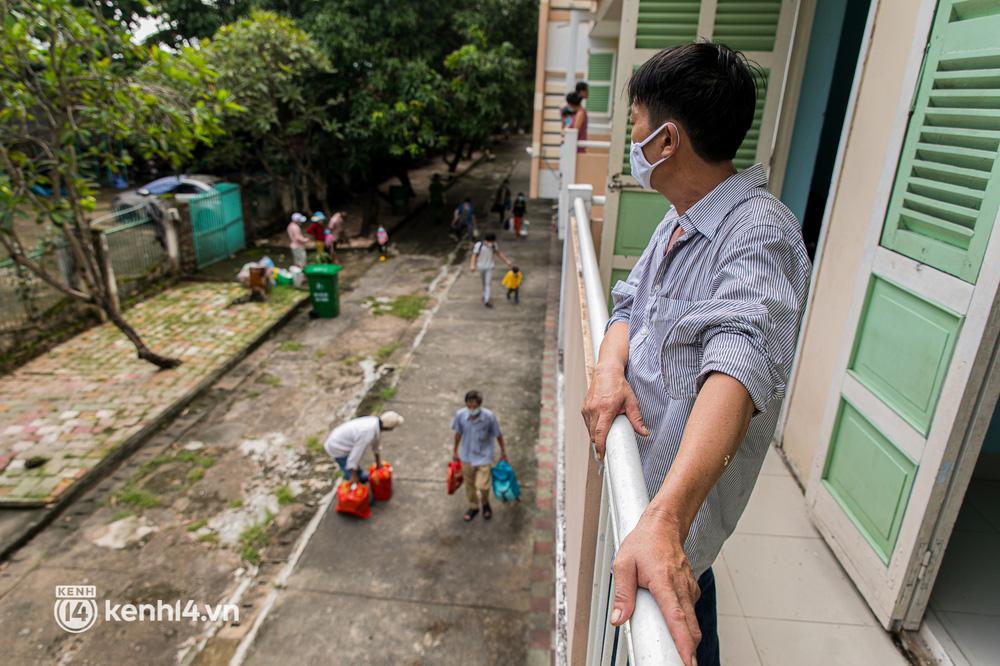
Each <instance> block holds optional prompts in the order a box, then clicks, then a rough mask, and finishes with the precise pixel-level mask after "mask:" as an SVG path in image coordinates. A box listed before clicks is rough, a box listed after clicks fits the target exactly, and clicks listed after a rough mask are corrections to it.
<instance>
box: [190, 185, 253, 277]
mask: <svg viewBox="0 0 1000 666" xmlns="http://www.w3.org/2000/svg"><path fill="white" fill-rule="evenodd" d="M189 205H190V208H191V230H192V232H193V235H194V251H195V257H196V259H197V263H198V268H204V267H205V266H208V265H209V264H213V263H215V262H217V261H220V260H222V259H225V258H227V257H230V256H232V255H233V254H235V253H236V252H238V251H240V250H242V249H243V248H244V247H246V237H245V235H244V232H243V206H242V204H241V203H240V188H239V185H236V184H234V183H221V184H219V185H216V186H215V191H214V192H207V193H205V194H199V195H198V196H196V197H194V198H193V199H191V202H190V204H189Z"/></svg>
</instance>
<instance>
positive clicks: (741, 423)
mask: <svg viewBox="0 0 1000 666" xmlns="http://www.w3.org/2000/svg"><path fill="white" fill-rule="evenodd" d="M628 93H629V101H630V104H631V114H632V122H633V128H632V146H631V153H630V163H631V169H632V176H633V177H634V178H635V179H636V181H637V182H638V183H639V184H640V185H641V186H642V187H643V188H645V189H650V190H655V191H656V192H658V193H660V194H661V195H663V196H664V197H665V198H666V199H667V200H668V201H669V202H670V203H671V204H672V207H671V209H670V210H669V211H668V212H667V214H666V216H665V217H664V218H663V220H662V221H661V222H660V224H659V226H658V227H657V228H656V230H655V231H654V232H653V235H652V238H651V239H650V241H649V244H648V245H647V247H646V249H645V251H644V252H643V254H642V257H641V258H640V259H639V261H638V263H637V264H636V265H635V267H634V268H633V269H632V271H631V273H630V274H629V277H628V280H627V281H626V282H618V284H616V285H615V286H614V288H613V289H612V294H613V297H614V303H615V306H614V311H613V313H612V315H611V318H610V320H609V322H608V327H607V329H606V332H605V337H604V341H603V343H602V345H601V351H600V356H599V359H598V363H597V367H596V368H595V371H594V375H593V380H592V382H591V385H590V389H589V392H588V394H587V398H586V401H585V403H584V408H583V416H584V420H585V421H586V423H587V428H588V430H589V431H590V436H591V439H592V440H593V442H594V445H595V446H596V448H597V451H598V454H599V455H603V453H604V445H605V440H606V438H607V434H608V429H609V427H610V426H611V422H612V421H613V420H614V419H615V417H617V416H618V415H619V414H624V415H625V416H626V417H627V418H628V420H629V421H630V422H631V425H632V427H633V429H634V430H635V432H636V434H637V442H638V447H639V455H640V459H641V460H642V466H643V475H644V477H645V482H646V488H647V490H648V491H649V496H650V498H651V500H650V503H649V506H648V507H647V509H646V511H645V512H644V513H643V515H642V517H641V518H640V520H639V523H638V525H637V526H636V527H635V529H634V530H633V531H632V532H631V533H630V534H629V535H628V536H627V537H626V538H625V540H624V541H623V542H622V544H621V548H620V549H619V550H618V552H617V554H616V556H615V563H614V580H615V594H614V600H613V605H612V612H611V622H612V624H614V625H620V624H622V623H624V622H625V621H626V620H628V619H629V617H630V616H631V614H632V611H633V609H634V606H635V591H636V587H637V586H638V587H643V588H646V589H648V590H649V591H650V592H651V593H652V595H653V597H654V598H655V600H656V602H657V604H658V606H659V607H660V609H661V611H662V612H663V615H664V618H665V620H666V622H667V627H668V628H669V630H670V634H671V636H672V637H673V639H674V643H675V645H676V646H677V649H678V652H679V654H680V656H681V658H682V659H683V660H684V663H685V664H687V665H688V666H691V665H692V664H698V666H712V665H713V664H718V663H719V643H718V634H717V632H716V608H715V580H714V577H713V575H712V569H711V565H712V562H713V561H714V560H715V558H716V556H717V555H718V553H719V550H720V549H721V548H722V544H723V542H724V541H725V539H726V538H727V537H728V536H729V535H730V534H731V533H732V531H733V529H734V528H735V527H736V523H737V521H738V520H739V517H740V514H742V512H743V509H744V508H745V506H746V503H747V500H748V499H749V497H750V493H751V491H752V490H753V486H754V483H755V482H756V480H757V474H758V472H759V471H760V466H761V464H762V462H763V460H764V454H765V453H766V452H767V448H768V446H769V443H770V440H771V437H772V436H773V434H774V429H775V426H776V423H777V418H778V412H779V411H780V408H781V401H782V397H783V394H784V383H785V381H786V379H787V377H788V372H789V366H790V365H791V361H792V357H793V355H794V351H795V342H796V338H797V336H798V328H799V322H800V320H801V316H802V311H803V308H804V305H805V300H806V290H807V286H808V282H809V260H808V257H807V255H806V251H805V247H804V245H803V242H802V234H801V231H800V226H799V223H798V222H797V221H796V219H795V217H794V216H793V215H792V213H791V212H790V211H789V210H788V209H787V208H786V207H785V206H784V204H782V203H781V202H780V201H779V200H778V199H776V198H775V197H774V196H772V195H771V194H770V193H768V191H767V189H766V186H767V178H766V173H765V171H764V167H763V166H761V165H760V164H757V165H754V166H753V167H750V168H749V169H746V170H744V171H741V172H739V173H737V172H736V170H735V168H734V167H733V157H734V156H735V154H736V151H737V149H738V148H739V147H740V144H742V143H743V140H744V138H745V136H746V133H747V131H748V130H749V129H750V125H751V123H752V122H753V115H754V108H755V105H756V96H757V94H758V91H757V90H756V85H755V83H754V76H753V72H752V69H751V66H750V65H749V63H748V62H747V60H746V58H745V57H743V55H742V54H740V53H738V52H736V51H733V50H731V49H729V48H727V47H725V46H722V45H720V44H711V43H698V44H687V45H683V46H678V47H674V48H670V49H666V50H664V51H661V52H660V53H658V54H656V55H655V56H653V57H652V58H651V59H650V60H648V61H647V62H646V63H644V64H643V65H642V66H640V67H639V68H638V69H637V70H636V71H635V73H634V74H633V75H632V78H631V80H630V81H629V86H628Z"/></svg>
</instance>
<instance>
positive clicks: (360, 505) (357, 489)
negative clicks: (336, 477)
mask: <svg viewBox="0 0 1000 666" xmlns="http://www.w3.org/2000/svg"><path fill="white" fill-rule="evenodd" d="M337 513H346V514H349V515H352V516H357V517H358V518H368V517H369V516H371V515H372V507H371V503H370V502H369V500H368V486H367V485H366V484H364V483H351V482H350V481H344V482H342V483H341V484H340V487H339V488H337Z"/></svg>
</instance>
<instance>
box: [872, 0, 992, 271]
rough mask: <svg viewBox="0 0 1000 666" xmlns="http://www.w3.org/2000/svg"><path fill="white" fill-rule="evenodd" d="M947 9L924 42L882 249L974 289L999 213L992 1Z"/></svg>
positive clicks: (959, 4)
mask: <svg viewBox="0 0 1000 666" xmlns="http://www.w3.org/2000/svg"><path fill="white" fill-rule="evenodd" d="M948 5H950V7H949V8H948V9H947V11H942V12H941V13H939V15H938V21H937V23H936V25H935V28H934V33H933V35H932V37H931V40H930V43H929V49H928V52H927V58H926V61H925V63H924V70H923V73H922V76H921V81H920V87H919V89H918V91H917V95H916V99H915V102H914V108H913V116H912V118H911V120H910V125H909V128H908V130H907V133H906V140H905V143H904V145H903V152H902V154H901V155H900V160H899V168H898V171H897V173H896V182H895V185H894V187H893V192H892V200H891V203H890V206H889V214H888V217H887V219H886V225H885V232H884V234H883V236H882V244H883V245H884V246H885V247H888V248H891V249H893V250H895V251H896V252H899V253H901V254H905V255H906V256H908V257H911V258H913V259H916V260H917V261H920V262H922V263H925V264H927V265H929V266H933V267H934V268H937V269H938V270H942V271H945V272H947V273H949V274H951V275H954V276H956V277H959V278H961V279H963V280H965V281H966V282H970V283H975V281H976V276H977V275H978V274H979V268H980V266H981V265H982V262H983V254H984V253H985V251H986V244H987V243H988V242H989V237H990V233H991V232H992V231H993V222H994V220H996V217H997V210H998V208H1000V179H998V178H997V176H998V174H1000V150H998V148H1000V16H998V14H1000V3H997V2H971V1H966V2H949V3H948ZM942 9H943V6H942Z"/></svg>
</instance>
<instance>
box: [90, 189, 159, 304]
mask: <svg viewBox="0 0 1000 666" xmlns="http://www.w3.org/2000/svg"><path fill="white" fill-rule="evenodd" d="M109 223H110V224H112V225H113V226H108V224H109ZM93 226H94V227H95V228H97V229H102V233H103V234H104V239H105V242H106V248H107V252H108V257H109V258H110V260H111V267H112V269H113V271H114V274H115V281H116V282H117V284H118V294H119V296H121V297H124V298H127V297H128V296H131V295H133V294H135V293H137V292H139V291H141V290H142V289H143V288H144V287H145V286H146V285H148V284H149V283H150V281H153V280H156V279H158V278H159V277H160V276H161V275H162V274H163V272H164V271H165V270H166V268H167V252H166V243H167V241H166V232H165V230H164V227H163V225H162V224H161V223H158V222H157V221H156V220H154V219H153V218H152V216H151V215H150V210H149V206H148V205H146V204H138V205H136V206H132V207H130V208H125V209H122V210H119V211H115V212H114V213H113V214H112V215H110V216H108V217H106V218H102V219H100V220H95V221H94V223H93Z"/></svg>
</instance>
